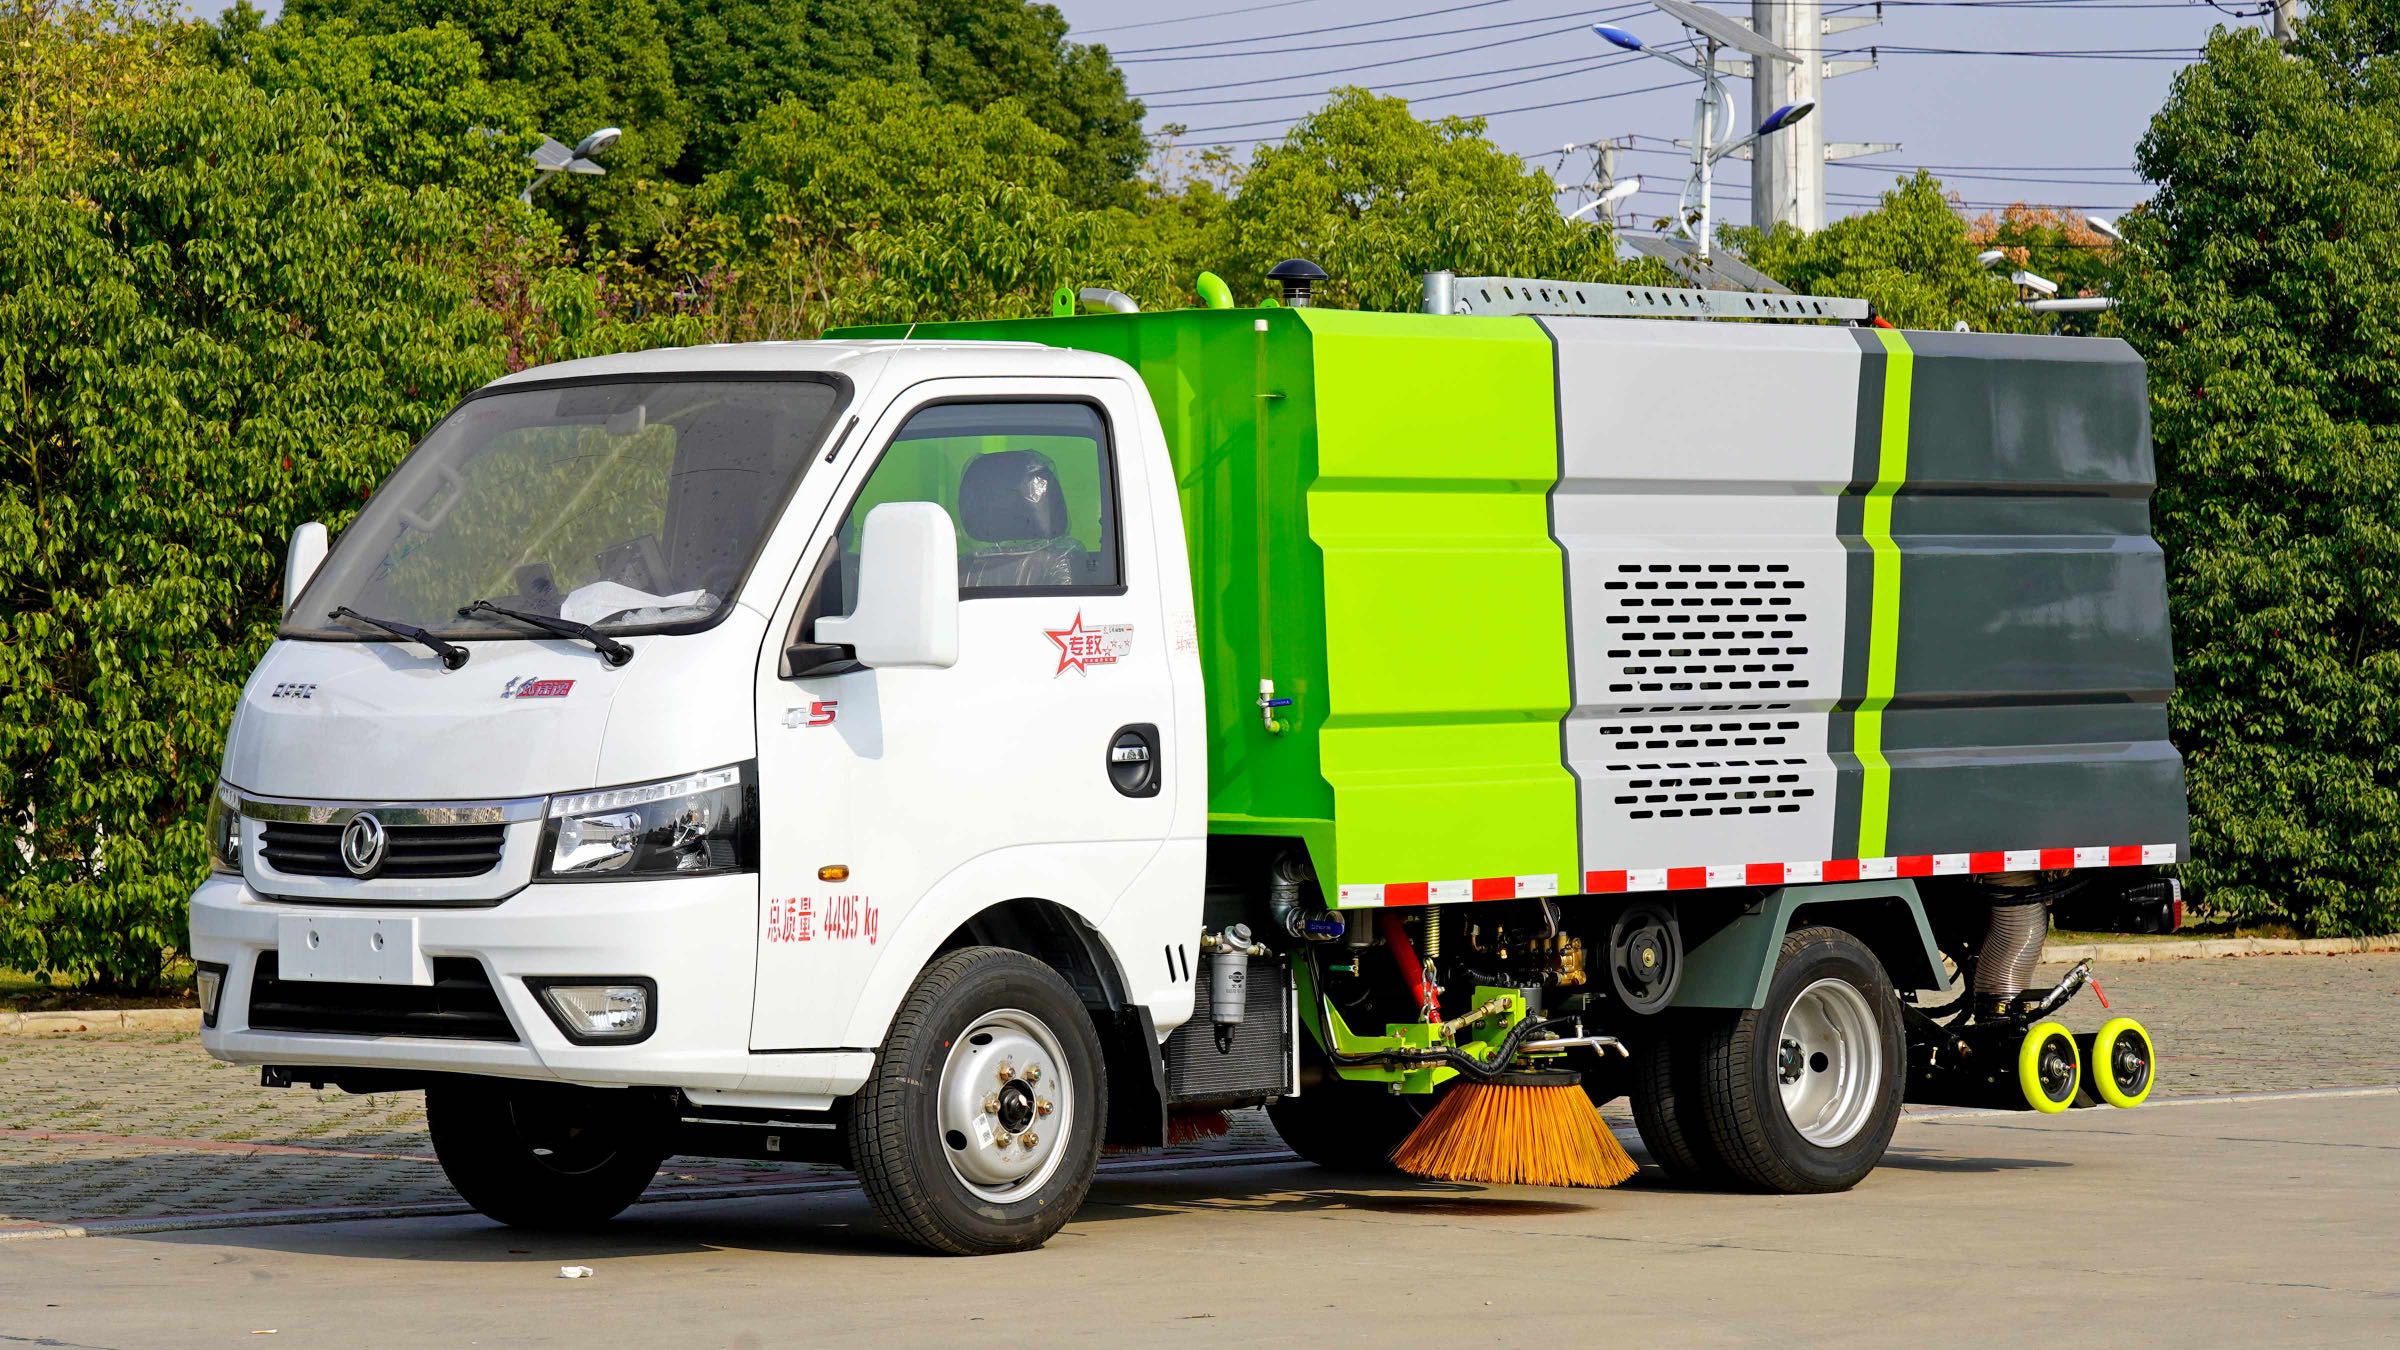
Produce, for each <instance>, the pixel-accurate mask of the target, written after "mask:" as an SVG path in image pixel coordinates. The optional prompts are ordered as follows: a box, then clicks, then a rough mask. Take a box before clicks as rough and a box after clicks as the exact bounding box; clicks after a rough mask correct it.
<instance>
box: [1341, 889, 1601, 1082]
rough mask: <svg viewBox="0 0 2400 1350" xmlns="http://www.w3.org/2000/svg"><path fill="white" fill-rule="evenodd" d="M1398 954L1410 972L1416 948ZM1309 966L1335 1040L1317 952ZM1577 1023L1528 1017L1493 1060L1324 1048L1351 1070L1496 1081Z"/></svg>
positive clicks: (1433, 1050)
mask: <svg viewBox="0 0 2400 1350" xmlns="http://www.w3.org/2000/svg"><path fill="white" fill-rule="evenodd" d="M1383 917H1384V918H1385V919H1386V920H1393V919H1396V918H1397V917H1398V916H1396V915H1392V914H1388V913H1387V914H1385V915H1384V916H1383ZM1400 936H1401V940H1402V941H1403V942H1405V941H1406V940H1407V934H1405V933H1403V934H1401V935H1400ZM1396 954H1397V955H1399V956H1401V957H1402V958H1403V959H1402V961H1401V967H1400V968H1401V970H1402V971H1403V972H1406V971H1407V970H1408V969H1409V968H1410V966H1411V965H1412V964H1414V961H1415V957H1416V950H1415V948H1414V946H1413V945H1411V946H1409V947H1407V948H1405V949H1403V950H1398V951H1397V952H1396ZM1308 966H1309V974H1310V975H1311V976H1312V977H1313V979H1312V982H1313V983H1314V984H1315V985H1316V987H1317V1006H1318V1009H1319V1016H1321V1017H1322V1018H1324V1025H1325V1026H1326V1027H1327V1028H1328V1034H1327V1036H1326V1039H1327V1040H1331V1039H1332V1035H1331V1033H1330V1028H1331V1027H1332V1025H1333V1021H1332V1017H1333V1005H1332V1004H1331V1003H1330V1002H1328V1001H1327V999H1326V997H1325V993H1324V990H1325V980H1324V977H1323V976H1322V975H1321V974H1319V973H1318V971H1317V958H1316V953H1314V952H1311V953H1309V956H1308ZM1423 978H1424V976H1423V975H1422V973H1420V974H1419V975H1418V980H1419V981H1422V980H1423ZM1577 1021H1578V1019H1576V1018H1573V1017H1538V1018H1537V1017H1528V1018H1526V1019H1525V1020H1524V1021H1522V1022H1519V1023H1517V1024H1516V1025H1515V1026H1513V1027H1510V1028H1509V1029H1508V1034H1507V1035H1506V1036H1503V1037H1501V1038H1500V1044H1499V1045H1498V1046H1497V1047H1495V1048H1494V1049H1493V1051H1492V1054H1491V1057H1490V1058H1488V1059H1478V1058H1476V1057H1475V1056H1473V1055H1470V1054H1468V1053H1466V1052H1465V1051H1463V1050H1459V1049H1457V1048H1455V1047H1453V1046H1446V1045H1443V1046H1426V1047H1424V1048H1423V1049H1414V1048H1411V1049H1400V1050H1375V1051H1370V1052H1368V1053H1366V1054H1349V1053H1346V1052H1344V1051H1341V1050H1336V1049H1334V1048H1333V1047H1332V1046H1330V1045H1328V1046H1325V1047H1323V1048H1324V1051H1325V1058H1327V1059H1328V1060H1331V1061H1332V1062H1333V1063H1334V1064H1336V1065H1348V1066H1351V1067H1364V1066H1368V1065H1405V1066H1409V1067H1417V1068H1430V1067H1437V1066H1447V1067H1449V1068H1453V1069H1456V1070H1458V1071H1459V1072H1460V1073H1463V1074H1466V1075H1468V1076H1469V1077H1472V1078H1478V1079H1493V1078H1498V1077H1500V1076H1501V1075H1503V1074H1505V1073H1507V1072H1508V1066H1509V1064H1510V1063H1511V1062H1512V1061H1514V1060H1515V1059H1516V1057H1517V1055H1518V1053H1519V1052H1520V1051H1522V1050H1523V1049H1524V1048H1525V1043H1526V1042H1527V1041H1530V1040H1533V1039H1534V1038H1536V1037H1538V1036H1540V1035H1541V1034H1542V1033H1544V1032H1546V1031H1549V1030H1550V1029H1551V1028H1553V1027H1562V1026H1572V1025H1575V1024H1577Z"/></svg>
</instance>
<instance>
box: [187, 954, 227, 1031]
mask: <svg viewBox="0 0 2400 1350" xmlns="http://www.w3.org/2000/svg"><path fill="white" fill-rule="evenodd" d="M192 992H193V993H195V994H198V995H199V996H200V1025H202V1026H204V1027H213V1026H215V1025H216V1024H217V996H218V995H220V994H222V993H224V992H225V967H223V966H216V965H210V964H209V963H208V962H206V961H200V962H195V963H194V964H193V966H192Z"/></svg>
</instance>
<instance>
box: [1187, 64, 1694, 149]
mask: <svg viewBox="0 0 2400 1350" xmlns="http://www.w3.org/2000/svg"><path fill="white" fill-rule="evenodd" d="M1692 83H1693V82H1692V81H1690V80H1669V81H1667V82H1666V83H1664V84H1646V85H1643V86H1642V87H1641V88H1639V89H1620V90H1617V91H1616V92H1615V93H1610V94H1594V95H1592V96H1590V97H1589V98H1571V99H1564V100H1561V101H1559V102H1556V103H1529V104H1526V105H1525V106H1523V107H1521V108H1494V109H1492V110H1490V111H1489V112H1476V113H1444V114H1443V116H1445V117H1458V118H1467V119H1472V118H1478V117H1502V116H1506V115H1507V114H1509V113H1521V112H1542V111H1545V110H1547V109H1551V108H1575V107H1581V106H1582V105H1584V104H1586V103H1605V102H1607V101H1608V100H1610V99H1617V98H1631V97H1632V96H1633V95H1635V94H1652V93H1656V92H1658V91H1659V90H1661V89H1685V88H1689V87H1690V86H1691V84H1692ZM1283 121H1284V119H1282V118H1266V119H1262V120H1260V121H1256V122H1235V123H1230V124H1228V125H1226V126H1221V127H1190V128H1186V129H1185V131H1184V134H1185V135H1187V136H1205V135H1208V134H1210V133H1212V132H1218V131H1243V130H1247V129H1249V128H1251V127H1269V126H1276V125H1279V124H1281V123H1282V122H1283ZM1289 134H1290V132H1289V131H1288V130H1287V131H1286V132H1285V133H1284V135H1289ZM1282 139H1283V136H1245V137H1242V138H1240V139H1237V140H1232V141H1227V142H1225V144H1227V145H1256V144H1258V143H1259V142H1260V141H1279V140H1282ZM1543 153H1545V154H1547V153H1549V152H1548V151H1544V152H1543Z"/></svg>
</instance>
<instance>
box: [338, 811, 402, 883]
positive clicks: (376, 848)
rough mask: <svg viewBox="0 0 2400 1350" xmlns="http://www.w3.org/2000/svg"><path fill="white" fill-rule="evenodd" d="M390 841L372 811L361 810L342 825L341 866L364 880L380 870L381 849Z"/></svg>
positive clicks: (381, 862) (381, 865)
mask: <svg viewBox="0 0 2400 1350" xmlns="http://www.w3.org/2000/svg"><path fill="white" fill-rule="evenodd" d="M390 842H391V841H390V837H389V836H388V835H386V834H385V833H384V832H383V822H382V821H380V820H377V819H376V818H375V816H374V813H373V812H369V811H361V812H359V813H358V814H357V815H355V816H352V817H350V823H349V824H347V825H344V826H343V827H342V866H344V867H346V868H349V869H350V875H352V876H354V877H357V878H358V879H359V880H361V881H364V880H366V879H367V878H369V877H372V876H374V875H375V874H376V872H378V871H380V870H382V868H383V851H384V849H385V847H386V846H387V845H389V843H390Z"/></svg>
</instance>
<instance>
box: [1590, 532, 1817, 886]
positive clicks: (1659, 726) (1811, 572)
mask: <svg viewBox="0 0 2400 1350" xmlns="http://www.w3.org/2000/svg"><path fill="white" fill-rule="evenodd" d="M1826 544H1827V547H1826V548H1825V549H1823V550H1821V551H1816V552H1814V553H1813V556H1812V554H1810V553H1793V554H1786V555H1784V556H1783V558H1780V559H1778V558H1775V555H1773V554H1769V555H1767V556H1766V557H1761V556H1760V555H1759V554H1758V553H1756V552H1752V553H1749V554H1747V555H1746V556H1744V555H1741V554H1731V555H1729V554H1727V553H1723V552H1717V553H1716V556H1713V557H1711V556H1709V554H1708V553H1704V552H1701V551H1699V550H1697V549H1694V550H1691V551H1688V552H1686V551H1677V550H1668V551H1667V552H1666V553H1665V557H1666V558H1671V559H1673V560H1672V561H1665V560H1660V554H1659V552H1657V551H1655V550H1654V551H1651V552H1650V554H1649V556H1647V557H1645V556H1643V555H1642V554H1641V553H1637V552H1634V551H1632V550H1626V551H1623V552H1618V551H1616V550H1610V551H1609V552H1608V553H1602V554H1600V556H1598V557H1592V556H1590V555H1589V554H1587V555H1586V560H1585V562H1584V566H1583V571H1582V572H1581V574H1580V577H1579V580H1580V578H1581V577H1591V576H1593V575H1594V574H1595V573H1596V574H1597V581H1598V584H1596V585H1594V584H1592V583H1591V582H1589V581H1583V582H1582V584H1579V585H1578V586H1577V587H1576V588H1575V592H1574V600H1573V603H1574V605H1575V607H1576V609H1577V631H1576V658H1577V667H1576V671H1575V677H1576V678H1575V683H1576V701H1577V705H1578V706H1577V709H1576V713H1575V715H1574V716H1573V717H1572V718H1570V719H1569V722H1568V727H1567V751H1568V761H1569V763H1570V764H1572V765H1573V767H1574V769H1575V772H1576V776H1577V778H1578V780H1579V782H1580V785H1581V798H1582V810H1583V826H1584V849H1585V852H1586V855H1587V863H1588V864H1589V865H1590V866H1593V867H1620V866H1621V867H1650V866H1680V865H1687V864H1690V863H1692V862H1694V861H1695V860H1697V861H1726V862H1747V861H1752V860H1761V861H1763V860H1771V859H1778V858H1782V857H1785V856H1787V855H1789V856H1791V857H1795V858H1806V857H1816V856H1819V855H1820V854H1823V852H1824V849H1825V847H1826V845H1827V844H1828V843H1829V836H1830V833H1831V826H1832V815H1833V767H1832V761H1831V759H1830V758H1829V757H1828V756H1827V755H1826V754H1825V748H1826V720H1827V719H1826V710H1827V709H1828V708H1829V707H1830V706H1831V705H1832V703H1833V701H1834V700H1835V698H1836V697H1837V696H1838V694H1839V689H1840V684H1841V649H1842V643H1841V629H1842V620H1843V616H1842V579H1843V568H1844V566H1845V563H1844V561H1843V558H1842V555H1841V552H1840V548H1839V545H1838V543H1836V542H1835V541H1833V540H1831V539H1828V540H1827V541H1826ZM1594 552H1597V550H1594ZM1711 552H1714V550H1711ZM1612 555H1613V556H1612ZM1595 564H1596V565H1595ZM1820 602H1822V603H1820Z"/></svg>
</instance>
